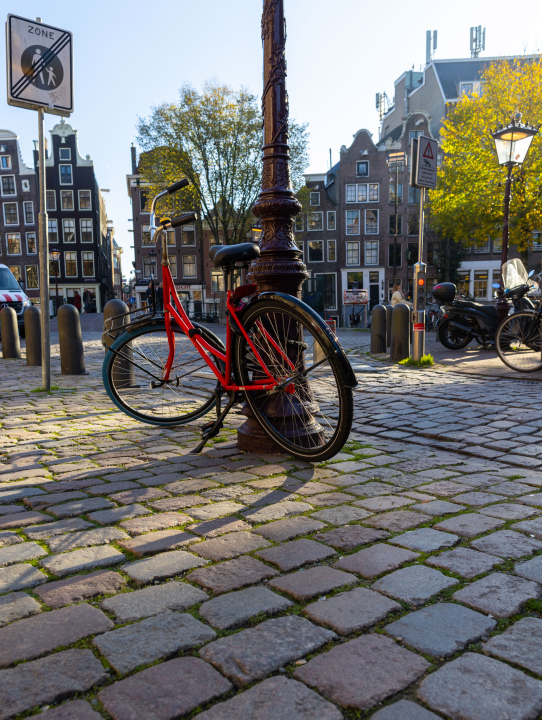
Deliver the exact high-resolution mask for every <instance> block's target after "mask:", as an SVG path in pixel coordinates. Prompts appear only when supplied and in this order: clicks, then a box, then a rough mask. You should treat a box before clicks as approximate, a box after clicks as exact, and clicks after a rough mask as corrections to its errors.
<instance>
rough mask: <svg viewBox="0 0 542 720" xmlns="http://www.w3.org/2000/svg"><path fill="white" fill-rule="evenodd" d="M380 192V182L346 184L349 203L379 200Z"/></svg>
mask: <svg viewBox="0 0 542 720" xmlns="http://www.w3.org/2000/svg"><path fill="white" fill-rule="evenodd" d="M379 194H380V193H379V185H378V183H369V184H367V183H362V184H359V185H347V186H346V202H347V203H354V202H358V203H365V202H378V199H379Z"/></svg>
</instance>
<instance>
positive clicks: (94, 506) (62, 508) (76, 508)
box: [47, 497, 116, 518]
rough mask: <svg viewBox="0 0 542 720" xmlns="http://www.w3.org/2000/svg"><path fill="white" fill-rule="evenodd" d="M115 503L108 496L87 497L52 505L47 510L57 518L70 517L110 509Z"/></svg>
mask: <svg viewBox="0 0 542 720" xmlns="http://www.w3.org/2000/svg"><path fill="white" fill-rule="evenodd" d="M114 507H116V506H115V503H112V502H111V500H107V499H106V498H99V497H95V498H87V500H78V501H76V502H70V503H64V504H63V505H51V506H50V507H49V508H48V509H47V512H48V513H51V515H54V516H55V517H57V518H70V517H76V516H77V515H88V514H89V513H91V512H94V511H96V510H109V509H111V508H114Z"/></svg>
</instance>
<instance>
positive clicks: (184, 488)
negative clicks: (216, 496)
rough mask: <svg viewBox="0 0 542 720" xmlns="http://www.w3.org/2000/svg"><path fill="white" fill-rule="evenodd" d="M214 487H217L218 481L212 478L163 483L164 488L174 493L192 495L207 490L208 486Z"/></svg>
mask: <svg viewBox="0 0 542 720" xmlns="http://www.w3.org/2000/svg"><path fill="white" fill-rule="evenodd" d="M216 487H218V483H216V482H213V481H212V480H201V479H199V478H198V479H197V480H180V481H179V482H174V483H170V484H169V485H164V490H166V492H170V493H173V494H174V495H184V494H186V495H192V494H194V493H198V492H201V491H202V490H209V488H216Z"/></svg>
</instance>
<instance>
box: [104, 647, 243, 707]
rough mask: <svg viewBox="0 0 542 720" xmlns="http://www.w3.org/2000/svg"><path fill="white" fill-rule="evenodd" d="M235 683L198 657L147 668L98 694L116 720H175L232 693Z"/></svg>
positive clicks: (182, 658)
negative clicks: (230, 691)
mask: <svg viewBox="0 0 542 720" xmlns="http://www.w3.org/2000/svg"><path fill="white" fill-rule="evenodd" d="M231 687H232V685H231V683H230V682H228V680H226V678H224V677H222V675H220V673H218V672H217V671H216V670H215V669H214V668H212V667H211V666H210V665H208V664H207V663H205V662H203V660H200V659H199V658H196V657H181V658H174V659H173V660H168V661H167V662H164V663H161V664H160V665H155V666H154V667H150V668H147V669H146V670H143V671H142V672H138V673H136V674H135V675H132V676H131V677H129V678H126V679H124V680H120V681H119V682H116V683H114V684H113V685H110V686H109V687H106V688H104V689H103V690H101V691H100V692H99V693H98V698H99V700H100V701H101V702H102V703H103V706H104V708H105V710H106V712H108V713H109V715H111V717H113V718H114V720H135V719H136V718H145V720H174V719H175V718H180V717H184V716H185V715H186V714H188V713H189V712H191V711H192V710H194V709H195V708H197V707H199V706H201V705H204V704H205V703H207V702H209V701H210V700H213V699H214V698H216V697H220V696H221V695H224V693H227V692H228V691H229V690H231Z"/></svg>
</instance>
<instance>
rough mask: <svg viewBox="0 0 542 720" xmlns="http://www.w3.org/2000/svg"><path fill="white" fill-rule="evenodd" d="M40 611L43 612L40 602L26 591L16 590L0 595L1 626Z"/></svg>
mask: <svg viewBox="0 0 542 720" xmlns="http://www.w3.org/2000/svg"><path fill="white" fill-rule="evenodd" d="M39 612H41V606H40V604H39V603H38V602H36V601H35V600H34V598H31V597H30V596H29V595H27V594H26V593H24V592H14V593H10V594H9V595H3V596H2V597H0V627H4V625H8V624H9V623H11V622H13V621H14V620H20V619H21V618H25V617H28V616H29V615H36V613H39Z"/></svg>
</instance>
